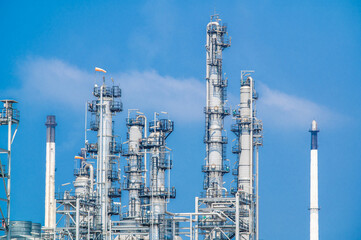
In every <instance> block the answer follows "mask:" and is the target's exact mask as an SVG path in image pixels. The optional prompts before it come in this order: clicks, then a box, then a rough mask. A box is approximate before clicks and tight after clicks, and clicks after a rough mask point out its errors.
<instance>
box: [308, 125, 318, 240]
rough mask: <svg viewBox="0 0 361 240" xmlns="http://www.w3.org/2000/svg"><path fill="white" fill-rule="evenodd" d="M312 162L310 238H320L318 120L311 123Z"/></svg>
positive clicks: (313, 239) (314, 239) (316, 239)
mask: <svg viewBox="0 0 361 240" xmlns="http://www.w3.org/2000/svg"><path fill="white" fill-rule="evenodd" d="M310 132H311V164H310V240H318V236H319V234H318V211H319V208H318V150H317V133H318V132H319V130H318V129H317V122H316V121H315V120H313V121H312V125H311V130H310Z"/></svg>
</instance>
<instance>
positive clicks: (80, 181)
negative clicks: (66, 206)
mask: <svg viewBox="0 0 361 240" xmlns="http://www.w3.org/2000/svg"><path fill="white" fill-rule="evenodd" d="M74 187H75V195H76V196H81V195H83V196H84V195H86V194H88V193H89V178H88V176H79V177H77V178H76V179H75V181H74Z"/></svg>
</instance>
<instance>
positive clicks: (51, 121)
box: [45, 115, 57, 229]
mask: <svg viewBox="0 0 361 240" xmlns="http://www.w3.org/2000/svg"><path fill="white" fill-rule="evenodd" d="M56 125H57V124H56V122H55V116H53V115H49V116H47V120H46V123H45V126H46V179H45V227H46V228H48V229H54V228H55V221H56V219H55V209H56V202H55V127H56Z"/></svg>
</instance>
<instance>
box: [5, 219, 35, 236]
mask: <svg viewBox="0 0 361 240" xmlns="http://www.w3.org/2000/svg"><path fill="white" fill-rule="evenodd" d="M10 228H11V238H18V237H22V236H24V235H26V236H30V235H31V229H32V223H31V222H30V221H11V222H10Z"/></svg>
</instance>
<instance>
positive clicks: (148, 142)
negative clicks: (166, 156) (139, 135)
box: [140, 137, 164, 148]
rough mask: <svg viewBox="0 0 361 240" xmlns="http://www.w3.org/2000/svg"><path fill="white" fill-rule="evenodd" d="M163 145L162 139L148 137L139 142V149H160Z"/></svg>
mask: <svg viewBox="0 0 361 240" xmlns="http://www.w3.org/2000/svg"><path fill="white" fill-rule="evenodd" d="M163 145H164V139H163V138H162V137H148V138H143V139H142V140H141V145H140V147H141V148H151V147H160V146H163Z"/></svg>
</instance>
